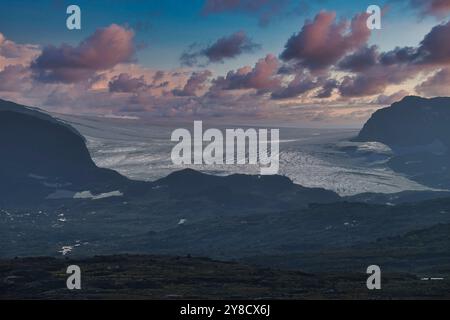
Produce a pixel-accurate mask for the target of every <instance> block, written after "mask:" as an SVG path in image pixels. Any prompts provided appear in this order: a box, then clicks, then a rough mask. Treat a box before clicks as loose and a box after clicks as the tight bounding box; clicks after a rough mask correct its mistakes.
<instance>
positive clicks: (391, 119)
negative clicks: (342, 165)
mask: <svg viewBox="0 0 450 320" xmlns="http://www.w3.org/2000/svg"><path fill="white" fill-rule="evenodd" d="M356 140H357V141H378V142H382V143H384V144H387V145H389V146H391V147H412V146H418V145H422V146H423V145H430V144H433V143H436V142H439V143H441V144H443V145H445V146H446V147H450V98H432V99H426V98H420V97H415V96H409V97H405V98H404V99H402V100H401V101H399V102H396V103H393V104H392V105H391V106H390V107H388V108H384V109H380V110H378V111H376V112H375V113H374V114H373V115H372V117H371V118H370V119H369V120H368V121H367V123H366V124H365V125H364V127H363V128H362V130H361V132H360V133H359V135H358V137H357V138H356Z"/></svg>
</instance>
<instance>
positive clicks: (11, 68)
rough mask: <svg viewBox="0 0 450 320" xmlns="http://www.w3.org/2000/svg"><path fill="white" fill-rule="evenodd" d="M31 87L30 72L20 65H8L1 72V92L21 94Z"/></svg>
mask: <svg viewBox="0 0 450 320" xmlns="http://www.w3.org/2000/svg"><path fill="white" fill-rule="evenodd" d="M29 85H30V72H29V70H28V68H26V67H24V66H22V65H20V64H16V65H8V66H6V67H5V68H4V69H3V70H2V71H0V92H4V91H8V92H20V91H22V90H24V89H26V88H28V87H29Z"/></svg>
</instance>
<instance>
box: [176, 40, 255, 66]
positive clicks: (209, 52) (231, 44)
mask: <svg viewBox="0 0 450 320" xmlns="http://www.w3.org/2000/svg"><path fill="white" fill-rule="evenodd" d="M260 47H261V46H260V45H258V44H256V43H254V42H253V41H252V40H251V39H250V38H249V37H248V36H247V35H246V34H245V32H243V31H238V32H235V33H233V34H231V35H229V36H227V37H222V38H220V39H218V40H217V41H216V42H214V43H213V44H211V45H210V46H208V47H206V48H204V49H200V50H192V49H194V48H195V46H191V48H190V49H188V50H187V51H185V52H184V53H183V54H182V55H181V58H180V60H181V63H182V64H183V65H187V66H193V65H196V64H198V60H199V59H200V58H206V59H207V62H208V63H217V62H223V61H224V60H226V59H232V58H236V57H237V56H238V55H240V54H243V53H250V52H254V51H255V50H256V49H259V48H260Z"/></svg>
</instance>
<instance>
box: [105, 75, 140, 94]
mask: <svg viewBox="0 0 450 320" xmlns="http://www.w3.org/2000/svg"><path fill="white" fill-rule="evenodd" d="M108 86H109V91H110V92H138V91H141V90H145V89H146V88H147V87H148V85H147V82H146V81H145V79H144V76H140V77H139V78H133V77H131V76H130V75H129V74H128V73H121V74H119V75H118V76H115V77H114V78H113V79H112V80H111V81H109V84H108Z"/></svg>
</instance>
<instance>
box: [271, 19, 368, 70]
mask: <svg viewBox="0 0 450 320" xmlns="http://www.w3.org/2000/svg"><path fill="white" fill-rule="evenodd" d="M366 20H367V14H366V13H364V14H360V15H357V16H355V17H354V18H353V19H352V21H351V22H349V21H346V20H343V21H340V22H336V13H334V12H325V11H322V12H320V13H318V14H317V15H316V17H315V18H314V20H313V21H307V22H306V23H305V25H304V26H303V28H302V29H301V31H300V32H298V33H296V34H294V35H292V36H291V37H290V38H289V40H288V41H287V43H286V44H285V48H284V50H283V52H282V53H281V55H280V58H281V59H282V60H284V61H293V62H296V63H298V64H299V65H301V66H302V67H305V68H309V69H311V70H316V69H326V68H328V67H330V66H332V65H333V64H335V63H336V62H337V61H338V60H340V59H341V58H342V57H343V56H344V55H346V54H348V53H349V52H352V51H354V50H356V49H358V48H360V47H361V46H363V45H364V44H366V42H367V41H368V39H369V37H370V30H369V29H368V28H367V25H366Z"/></svg>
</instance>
